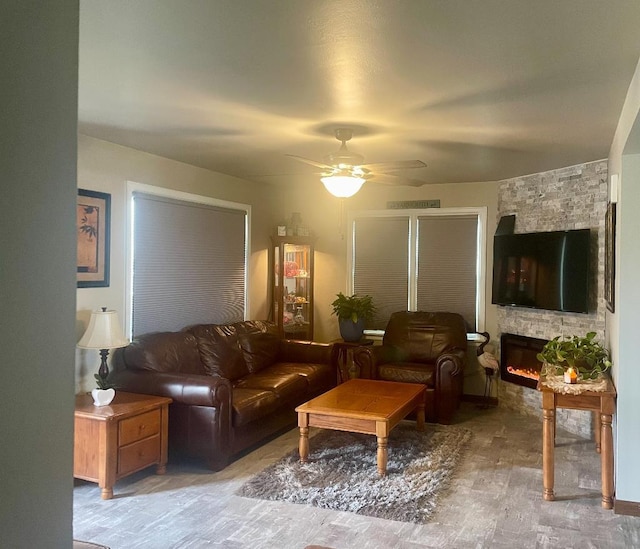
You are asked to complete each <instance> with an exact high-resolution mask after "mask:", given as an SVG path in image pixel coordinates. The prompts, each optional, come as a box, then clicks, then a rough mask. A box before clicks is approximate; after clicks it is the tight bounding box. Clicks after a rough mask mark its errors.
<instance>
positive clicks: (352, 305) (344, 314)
mask: <svg viewBox="0 0 640 549" xmlns="http://www.w3.org/2000/svg"><path fill="white" fill-rule="evenodd" d="M331 307H332V308H333V314H334V315H336V316H337V317H338V318H342V319H351V321H352V322H358V320H359V319H360V318H364V319H365V320H369V319H370V318H372V317H373V315H374V313H375V311H376V307H375V305H374V304H373V297H371V296H370V295H362V296H360V295H358V294H353V295H351V296H346V295H344V294H343V293H342V292H340V293H338V294H337V297H336V299H334V301H333V302H332V303H331Z"/></svg>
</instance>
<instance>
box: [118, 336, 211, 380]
mask: <svg viewBox="0 0 640 549" xmlns="http://www.w3.org/2000/svg"><path fill="white" fill-rule="evenodd" d="M118 351H119V357H118V359H119V360H118V361H121V362H123V363H124V365H125V366H126V368H128V369H130V370H151V371H154V372H164V373H169V372H171V373H182V374H204V369H203V367H202V362H201V361H200V353H199V352H198V346H197V344H196V339H195V337H193V335H191V334H189V333H186V332H156V333H152V334H144V335H141V336H138V337H136V338H135V339H134V340H133V341H132V342H131V343H130V344H129V345H128V346H127V347H124V348H123V349H118Z"/></svg>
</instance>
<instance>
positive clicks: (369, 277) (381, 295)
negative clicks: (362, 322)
mask: <svg viewBox="0 0 640 549" xmlns="http://www.w3.org/2000/svg"><path fill="white" fill-rule="evenodd" d="M353 230H354V240H353V289H354V293H356V294H368V295H371V296H372V297H373V300H374V304H375V306H376V309H377V311H376V315H375V318H374V319H373V321H372V322H370V323H369V324H368V325H367V328H370V329H376V330H383V329H384V328H385V327H386V325H387V322H388V321H389V317H390V316H391V313H393V312H395V311H406V310H407V307H408V302H409V289H408V284H409V283H408V277H409V218H408V217H371V218H366V217H363V218H357V219H355V220H354V226H353Z"/></svg>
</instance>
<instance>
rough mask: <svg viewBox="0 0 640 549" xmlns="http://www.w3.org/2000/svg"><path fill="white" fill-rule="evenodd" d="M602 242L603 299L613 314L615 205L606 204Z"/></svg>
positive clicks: (612, 203)
mask: <svg viewBox="0 0 640 549" xmlns="http://www.w3.org/2000/svg"><path fill="white" fill-rule="evenodd" d="M604 232H605V241H604V299H605V302H606V304H607V309H608V310H609V311H611V312H612V313H613V312H615V310H616V308H615V280H616V204H615V203H614V202H609V204H607V214H606V217H605V231H604Z"/></svg>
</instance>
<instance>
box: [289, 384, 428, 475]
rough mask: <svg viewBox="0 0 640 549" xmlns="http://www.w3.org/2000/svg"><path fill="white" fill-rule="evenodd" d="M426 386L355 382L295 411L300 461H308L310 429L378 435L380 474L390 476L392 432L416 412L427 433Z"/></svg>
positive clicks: (420, 428)
mask: <svg viewBox="0 0 640 549" xmlns="http://www.w3.org/2000/svg"><path fill="white" fill-rule="evenodd" d="M424 399H425V386H424V385H421V384H419V383H398V382H395V381H378V380H371V379H352V380H349V381H346V382H345V383H342V384H341V385H338V386H337V387H336V388H335V389H331V390H330V391H328V392H326V393H324V394H322V395H320V396H319V397H316V398H314V399H312V400H310V401H308V402H305V403H304V404H302V405H300V406H298V407H297V408H296V412H298V426H299V427H300V444H299V450H300V461H302V462H303V463H305V462H307V461H308V459H309V427H321V428H323V429H335V430H337V431H350V432H352V433H365V434H369V435H376V437H377V438H378V453H377V467H378V474H380V475H381V476H385V475H386V474H387V455H388V450H387V444H388V440H389V432H390V431H391V429H393V428H394V427H395V426H396V425H397V424H398V423H399V422H400V420H402V419H403V418H405V417H406V416H407V415H408V414H409V413H410V412H412V411H413V410H417V415H418V417H417V429H418V431H422V430H424Z"/></svg>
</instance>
